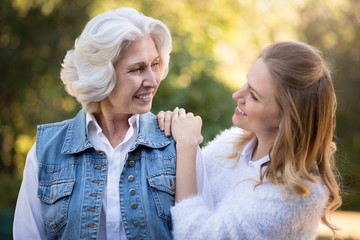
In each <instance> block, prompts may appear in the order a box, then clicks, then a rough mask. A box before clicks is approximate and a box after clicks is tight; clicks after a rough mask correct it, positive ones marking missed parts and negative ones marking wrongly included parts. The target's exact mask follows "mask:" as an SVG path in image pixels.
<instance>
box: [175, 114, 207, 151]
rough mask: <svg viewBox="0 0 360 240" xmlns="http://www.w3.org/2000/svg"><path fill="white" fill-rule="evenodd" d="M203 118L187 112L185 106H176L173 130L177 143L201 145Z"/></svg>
mask: <svg viewBox="0 0 360 240" xmlns="http://www.w3.org/2000/svg"><path fill="white" fill-rule="evenodd" d="M201 126H202V120H201V117H199V116H194V114H193V113H191V112H189V113H186V111H185V109H183V108H180V109H179V108H175V109H174V112H173V116H172V120H171V132H172V135H173V138H174V139H175V141H176V143H177V144H185V145H188V144H189V145H192V144H196V145H199V144H200V143H202V141H203V137H202V135H201Z"/></svg>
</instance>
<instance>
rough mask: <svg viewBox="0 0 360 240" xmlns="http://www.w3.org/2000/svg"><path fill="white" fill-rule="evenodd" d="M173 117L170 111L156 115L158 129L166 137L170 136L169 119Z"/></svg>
mask: <svg viewBox="0 0 360 240" xmlns="http://www.w3.org/2000/svg"><path fill="white" fill-rule="evenodd" d="M172 116H173V112H172V111H166V112H164V111H160V112H159V113H158V115H157V118H158V123H159V128H160V130H161V131H164V133H165V136H166V137H170V135H171V119H172Z"/></svg>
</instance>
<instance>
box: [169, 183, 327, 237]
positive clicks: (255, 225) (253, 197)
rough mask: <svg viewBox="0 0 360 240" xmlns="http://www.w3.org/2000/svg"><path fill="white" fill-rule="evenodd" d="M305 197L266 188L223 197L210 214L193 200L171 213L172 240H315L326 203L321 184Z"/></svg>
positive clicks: (186, 200) (260, 187) (316, 185)
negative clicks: (287, 194) (291, 195)
mask: <svg viewBox="0 0 360 240" xmlns="http://www.w3.org/2000/svg"><path fill="white" fill-rule="evenodd" d="M311 188H312V190H311V193H310V194H309V195H307V196H305V197H302V196H293V197H290V196H288V197H285V195H284V191H283V190H282V189H280V188H278V187H274V186H273V185H270V184H266V183H265V184H263V185H261V186H258V187H257V188H256V189H255V190H254V189H253V187H248V188H247V190H245V191H243V190H241V192H239V191H236V190H235V191H234V192H232V193H229V194H227V196H226V197H225V198H224V200H223V201H222V202H221V203H219V205H218V206H217V207H216V208H215V209H214V210H209V209H208V208H207V207H206V205H205V204H204V202H203V200H202V199H201V198H200V197H198V196H194V197H191V198H188V199H185V200H183V201H181V202H179V203H177V204H176V205H175V206H174V207H173V208H172V209H171V213H172V218H173V226H174V228H173V233H174V237H175V239H182V240H185V239H208V240H211V239H214V240H215V239H242V240H244V239H245V240H246V239H249V240H250V239H251V240H254V239H278V240H281V239H315V238H316V230H317V227H318V224H319V221H320V217H321V215H322V213H323V210H324V208H325V206H326V203H327V191H326V190H325V188H324V186H323V185H322V184H321V183H318V184H314V185H312V186H311Z"/></svg>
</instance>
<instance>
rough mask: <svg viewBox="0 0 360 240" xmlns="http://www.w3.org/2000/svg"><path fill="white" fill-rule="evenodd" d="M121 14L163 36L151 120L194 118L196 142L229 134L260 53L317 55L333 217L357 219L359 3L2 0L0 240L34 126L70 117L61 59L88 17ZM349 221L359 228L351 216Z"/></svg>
mask: <svg viewBox="0 0 360 240" xmlns="http://www.w3.org/2000/svg"><path fill="white" fill-rule="evenodd" d="M124 6H129V7H134V8H136V9H138V10H139V11H141V12H143V13H144V14H145V15H148V16H152V17H154V18H157V19H160V20H161V21H163V22H164V23H165V24H166V25H167V26H168V27H169V29H170V31H171V33H172V36H173V52H172V53H171V59H170V71H169V74H168V76H167V78H166V79H165V80H164V81H163V82H162V83H161V85H160V88H159V90H158V93H157V96H156V97H155V99H154V103H153V109H152V111H153V112H154V113H155V114H156V113H157V112H158V111H159V110H169V109H173V108H174V107H175V106H179V107H184V108H185V109H187V110H188V111H192V112H194V113H195V114H197V115H200V116H201V117H202V119H203V122H204V127H203V136H204V139H205V142H207V141H208V140H210V139H212V138H213V137H214V136H215V135H216V134H217V133H218V132H219V131H221V130H223V129H225V128H228V127H230V126H231V125H232V123H231V116H232V115H233V112H234V108H235V102H234V101H233V100H232V99H231V93H232V92H234V91H235V90H237V89H239V88H240V87H241V85H242V84H243V83H244V81H245V79H246V72H247V69H249V67H250V66H251V65H252V64H253V62H254V61H255V60H256V59H257V58H258V57H259V55H260V52H261V49H263V48H264V47H266V46H267V45H269V44H271V43H273V42H276V41H282V40H299V41H303V42H306V43H309V44H311V45H313V46H315V47H317V48H318V49H320V50H321V51H322V52H323V56H324V58H325V60H326V62H327V64H328V65H329V66H330V69H331V71H332V73H333V79H334V85H335V88H336V92H337V98H338V110H337V127H336V139H335V141H336V142H337V145H338V152H337V155H336V156H337V165H338V168H339V170H340V172H341V175H342V181H341V186H342V196H343V201H344V203H343V205H342V207H341V209H340V210H341V211H344V212H345V213H350V212H351V213H352V214H353V213H354V212H355V214H356V212H359V211H360V159H359V156H360V131H359V129H360V104H359V101H360V97H359V95H360V1H359V0H326V1H321V0H318V1H316V0H289V1H283V0H222V1H218V0H173V1H169V0H152V1H149V0H147V1H146V0H142V1H140V0H128V1H125V0H123V1H121V0H76V1H73V0H2V1H1V3H0V78H1V81H0V238H1V239H11V238H12V233H11V228H12V220H13V212H14V209H15V204H16V198H17V194H18V191H19V187H20V184H21V179H22V172H23V168H24V165H25V159H26V154H27V152H28V150H29V149H30V147H31V146H32V144H33V143H34V142H35V135H36V125H37V124H42V123H49V122H55V121H60V120H64V119H67V118H72V117H73V116H74V115H75V114H76V112H77V111H78V110H79V109H80V105H79V104H78V103H77V102H76V101H75V100H74V99H73V98H72V97H70V96H68V95H67V94H66V92H65V91H64V88H63V86H62V83H61V80H60V79H59V71H60V65H61V62H62V60H63V58H64V55H65V53H66V50H68V49H70V48H72V47H73V44H74V40H75V38H76V37H77V36H78V35H79V34H80V33H81V31H82V29H83V27H84V26H85V24H86V22H87V21H88V20H89V19H90V18H92V17H94V16H95V15H97V14H99V13H101V12H104V11H106V10H108V9H114V8H118V7H124ZM354 216H355V218H354V219H355V221H357V223H356V224H357V226H358V227H360V217H359V216H360V215H354ZM348 239H350V237H349V236H348ZM353 239H355V238H353Z"/></svg>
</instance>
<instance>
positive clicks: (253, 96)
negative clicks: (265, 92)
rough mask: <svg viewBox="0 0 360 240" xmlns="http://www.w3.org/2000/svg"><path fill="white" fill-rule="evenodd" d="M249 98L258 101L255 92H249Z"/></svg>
mask: <svg viewBox="0 0 360 240" xmlns="http://www.w3.org/2000/svg"><path fill="white" fill-rule="evenodd" d="M250 95H251V98H252V99H254V100H255V101H258V98H257V97H256V96H255V94H254V93H253V92H250Z"/></svg>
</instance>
